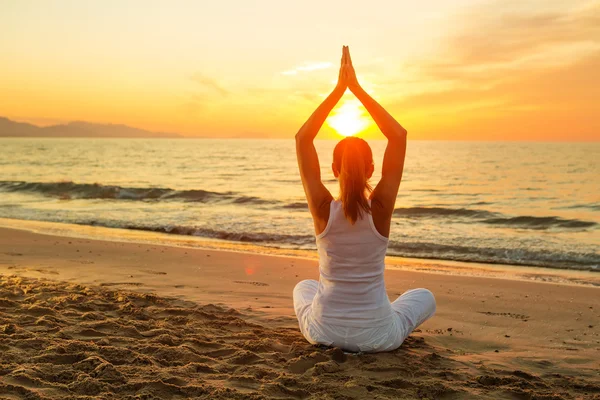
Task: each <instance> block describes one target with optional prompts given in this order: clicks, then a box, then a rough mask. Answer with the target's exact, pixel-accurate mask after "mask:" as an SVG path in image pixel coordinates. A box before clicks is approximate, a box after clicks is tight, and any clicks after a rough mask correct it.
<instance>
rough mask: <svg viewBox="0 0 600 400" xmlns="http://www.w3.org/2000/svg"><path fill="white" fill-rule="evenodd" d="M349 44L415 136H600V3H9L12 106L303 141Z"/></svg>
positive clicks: (4, 85)
mask: <svg viewBox="0 0 600 400" xmlns="http://www.w3.org/2000/svg"><path fill="white" fill-rule="evenodd" d="M342 45H349V46H350V51H351V54H352V59H353V62H354V66H355V69H356V72H357V75H358V78H359V82H360V83H361V84H362V86H363V87H364V88H365V89H366V90H367V91H368V92H369V93H370V94H371V95H372V96H373V97H374V98H375V99H377V100H378V101H379V102H380V103H381V104H382V105H383V106H384V107H385V108H386V109H387V110H388V111H389V112H390V113H391V114H392V115H394V117H396V119H397V120H398V121H399V122H400V123H401V124H402V125H403V126H404V127H405V128H406V129H407V130H408V132H409V137H410V138H412V139H442V140H455V139H456V140H544V141H580V140H581V141H598V140H600V118H598V115H599V111H600V0H581V1H580V0H569V1H564V0H560V1H556V0H542V1H537V0H535V1H523V0H522V1H512V0H495V1H476V0H473V1H465V0H454V1H450V0H429V1H421V2H415V1H404V0H386V1H383V0H371V1H368V2H365V1H358V0H355V1H352V0H344V1H340V0H327V1H324V0H318V1H315V0H304V1H281V0H239V1H233V0H220V1H214V0H210V1H204V0H198V1H183V0H173V1H166V0H165V1H152V0H144V1H137V0H127V1H121V0H103V1H91V0H90V1H88V0H72V1H67V0H56V1H52V2H50V1H43V0H38V1H33V0H0V55H1V57H0V59H1V60H2V61H1V62H0V93H1V95H0V116H5V117H8V118H11V119H14V120H18V121H24V122H31V123H35V124H38V125H50V124H55V123H64V122H68V121H73V120H83V121H89V122H98V123H121V124H127V125H131V126H135V127H140V128H144V129H149V130H153V131H162V132H176V133H181V134H183V135H185V136H201V137H273V138H286V137H287V138H292V137H293V136H294V135H295V133H296V132H297V131H298V129H299V127H300V126H301V125H302V124H303V122H304V121H305V120H306V119H307V118H308V117H309V116H310V114H311V113H312V111H313V110H314V109H315V108H316V107H317V106H318V105H319V103H320V102H321V101H322V100H323V99H324V98H325V96H326V95H327V94H328V93H330V92H331V90H332V89H333V87H334V85H335V82H336V79H337V73H338V67H339V60H340V57H341V49H342ZM348 127H349V128H350V131H353V128H356V129H354V130H358V129H362V132H361V133H360V135H362V136H363V137H366V138H382V135H381V133H379V132H378V130H377V129H376V127H375V125H374V124H373V122H372V121H371V120H370V118H368V117H367V114H366V112H365V110H364V108H362V106H360V104H359V103H358V101H357V100H356V99H355V98H354V97H353V96H352V95H351V93H349V92H348V93H346V95H345V96H344V98H343V99H342V101H341V102H340V104H339V105H338V107H337V108H336V109H335V110H334V112H333V113H332V116H331V117H330V119H329V120H328V121H327V123H326V124H325V126H324V128H323V130H322V131H323V132H322V134H321V137H324V138H328V137H329V138H332V137H336V136H337V137H339V134H338V133H337V132H338V131H344V128H348ZM342 133H343V132H342ZM350 133H354V132H350Z"/></svg>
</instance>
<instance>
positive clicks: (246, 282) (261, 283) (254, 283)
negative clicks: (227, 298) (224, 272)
mask: <svg viewBox="0 0 600 400" xmlns="http://www.w3.org/2000/svg"><path fill="white" fill-rule="evenodd" d="M233 283H242V284H245V285H254V286H269V284H268V283H264V282H254V281H233Z"/></svg>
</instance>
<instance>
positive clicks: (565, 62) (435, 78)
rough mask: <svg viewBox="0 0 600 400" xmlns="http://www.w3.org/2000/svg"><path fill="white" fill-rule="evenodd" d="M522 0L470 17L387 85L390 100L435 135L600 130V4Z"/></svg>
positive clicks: (553, 134) (583, 134) (562, 134)
mask: <svg viewBox="0 0 600 400" xmlns="http://www.w3.org/2000/svg"><path fill="white" fill-rule="evenodd" d="M515 4H517V3H512V2H510V3H509V2H506V1H503V2H498V3H493V4H491V5H490V4H488V5H486V6H478V7H475V8H471V9H470V10H469V11H468V12H466V13H465V14H464V15H462V16H461V17H460V18H459V19H458V20H456V21H455V25H454V26H460V27H461V28H460V29H458V30H457V31H455V32H453V33H450V34H449V35H448V36H447V37H446V39H445V40H444V41H443V42H442V43H441V46H440V47H441V48H442V49H443V50H441V51H440V52H439V53H438V54H436V56H435V57H431V58H428V59H423V60H419V61H416V62H413V63H411V64H409V65H406V66H404V67H403V69H404V70H405V74H403V76H405V78H404V81H402V80H398V81H396V82H388V83H387V84H386V85H382V87H384V88H385V90H386V92H385V94H387V97H388V99H389V100H391V101H388V103H391V104H390V107H391V108H392V109H393V110H394V111H398V114H400V115H403V116H405V117H406V118H407V119H408V120H410V122H412V123H413V124H414V125H415V126H416V127H417V129H419V130H420V131H421V132H428V133H430V135H428V137H437V138H443V137H447V136H448V135H450V136H448V137H454V138H456V137H457V136H460V135H463V136H464V138H467V137H469V135H471V136H472V135H473V134H478V135H480V137H482V138H494V139H502V138H507V137H508V136H511V135H512V136H511V137H512V138H518V137H517V136H516V135H521V136H519V137H528V138H537V139H543V138H544V137H547V138H563V139H569V138H572V139H582V140H585V139H586V138H588V139H589V138H590V137H592V135H594V134H595V135H597V132H598V130H599V129H600V123H598V122H597V118H596V117H595V113H596V112H595V111H594V110H593V108H594V107H595V105H594V104H596V105H597V103H598V101H599V100H600V89H599V88H600V73H598V71H600V1H597V0H596V1H593V2H587V3H586V4H584V5H583V6H579V7H574V6H572V5H570V4H573V3H566V6H565V7H568V8H562V9H560V8H556V7H555V8H554V9H550V10H549V9H548V7H544V5H545V4H546V3H541V4H540V7H537V8H536V9H531V7H529V8H527V7H526V8H522V7H521V8H519V7H518V6H515ZM499 7H500V9H499ZM506 10H510V11H506ZM406 77H408V78H406ZM400 90H403V92H400ZM398 93H402V94H400V95H399V94H398ZM409 130H410V129H409ZM450 132H452V133H450ZM544 135H546V136H544ZM578 135H579V136H578Z"/></svg>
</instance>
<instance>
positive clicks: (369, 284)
mask: <svg viewBox="0 0 600 400" xmlns="http://www.w3.org/2000/svg"><path fill="white" fill-rule="evenodd" d="M387 244H388V238H386V237H384V236H382V235H381V234H380V233H379V232H377V229H376V228H375V225H374V223H373V218H372V216H371V214H365V215H364V216H363V218H362V219H361V218H359V219H358V220H357V221H356V223H355V224H354V225H352V224H351V223H350V222H349V221H348V220H347V219H346V217H345V215H344V211H343V207H342V203H341V202H340V201H335V200H334V201H332V202H331V205H330V213H329V220H328V222H327V226H326V228H325V230H324V231H323V232H322V233H321V234H320V235H318V236H317V249H318V252H319V260H320V263H319V274H320V276H319V282H317V281H314V280H305V281H302V282H300V283H298V285H296V287H295V288H294V310H295V312H296V316H297V317H298V323H299V325H300V331H301V332H302V334H303V335H304V337H305V338H306V339H307V340H308V341H309V342H310V343H313V344H324V345H328V346H336V347H340V348H342V349H344V350H347V351H354V352H357V351H362V352H378V351H389V350H394V349H396V348H398V347H399V346H400V345H401V344H402V342H403V341H404V339H405V338H406V337H407V336H408V335H409V334H410V333H411V332H412V331H413V329H415V328H416V327H417V326H419V325H420V324H421V323H423V322H424V321H425V320H427V319H428V318H430V317H431V316H433V314H434V313H435V308H436V306H435V298H434V297H433V294H432V293H431V292H430V291H429V290H427V289H413V290H409V291H408V292H406V293H404V294H403V295H402V296H400V297H399V298H398V299H397V300H396V301H394V302H393V303H391V304H390V301H389V298H388V296H387V293H386V291H385V281H384V278H383V273H384V268H385V265H384V259H385V254H386V250H387Z"/></svg>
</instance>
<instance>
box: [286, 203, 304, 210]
mask: <svg viewBox="0 0 600 400" xmlns="http://www.w3.org/2000/svg"><path fill="white" fill-rule="evenodd" d="M283 208H291V209H305V210H308V204H306V203H302V202H296V203H288V204H286V205H284V206H283Z"/></svg>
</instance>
